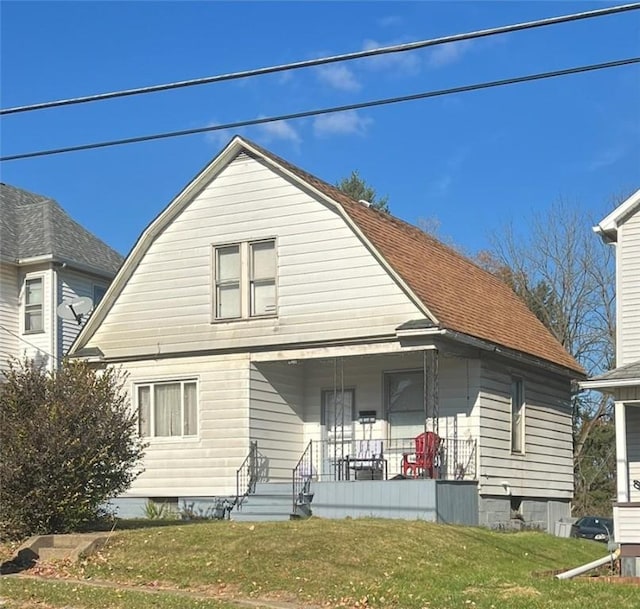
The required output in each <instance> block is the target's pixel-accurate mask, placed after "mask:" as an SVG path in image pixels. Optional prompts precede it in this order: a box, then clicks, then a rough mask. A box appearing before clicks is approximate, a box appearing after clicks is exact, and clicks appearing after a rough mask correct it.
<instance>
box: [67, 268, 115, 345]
mask: <svg viewBox="0 0 640 609" xmlns="http://www.w3.org/2000/svg"><path fill="white" fill-rule="evenodd" d="M57 277H58V302H57V304H60V303H62V302H68V301H70V300H76V299H77V298H91V299H92V300H93V304H94V308H95V307H96V305H97V301H96V298H97V297H100V296H101V295H104V293H105V292H106V290H107V288H108V286H109V282H108V281H107V280H104V279H101V278H97V277H92V276H91V275H88V274H84V273H80V272H78V271H72V270H70V269H68V268H65V269H59V270H58V271H57ZM56 317H57V316H56ZM87 318H88V314H85V315H83V316H82V319H81V320H80V323H78V322H77V321H76V320H75V319H62V318H60V317H57V320H56V323H57V342H58V346H57V351H58V354H59V356H60V357H64V356H65V355H66V354H67V352H68V351H69V348H70V347H71V345H72V344H73V341H74V340H75V338H76V336H77V335H78V332H79V331H80V329H81V328H82V326H83V325H84V323H85V322H86V320H87Z"/></svg>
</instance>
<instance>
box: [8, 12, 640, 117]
mask: <svg viewBox="0 0 640 609" xmlns="http://www.w3.org/2000/svg"><path fill="white" fill-rule="evenodd" d="M637 9H640V2H635V3H633V4H623V5H620V6H612V7H609V8H603V9H597V10H593V11H586V12H582V13H572V14H570V15H561V16H559V17H549V18H547V19H538V20H536V21H527V22H524V23H516V24H513V25H504V26H500V27H495V28H490V29H487V30H477V31H474V32H468V33H465V34H454V35H451V36H442V37H440V38H432V39H429V40H420V41H417V42H409V43H405V44H398V45H393V46H387V47H379V48H377V49H367V50H365V51H357V52H354V53H344V54H342V55H333V56H331V57H321V58H318V59H308V60H305V61H296V62H293V63H285V64H281V65H277V66H269V67H265V68H256V69H252V70H244V71H242V72H231V73H228V74H219V75H216V76H205V77H203V78H193V79H190V80H181V81H177V82H172V83H166V84H162V85H151V86H148V87H138V88H135V89H125V90H122V91H112V92H109V93H97V94H95V95H85V96H82V97H72V98H69V99H60V100H56V101H49V102H41V103H37V104H29V105H27V106H15V107H13V108H4V109H0V116H1V115H6V114H17V113H19V112H31V111H33V110H44V109H45V108H57V107H60V106H71V105H74V104H85V103H89V102H95V101H103V100H106V99H114V98H117V97H127V96H132V95H142V94H146V93H157V92H159V91H169V90H171V89H180V88H183V87H193V86H197V85H206V84H211V83H215V82H223V81H227V80H237V79H240V78H249V77H252V76H262V75H265V74H274V73H276V72H285V71H288V70H298V69H300V68H310V67H313V66H321V65H326V64H330V63H337V62H340V61H351V60H353V59H363V58H365V57H374V56H376V55H385V54H389V53H403V52H406V51H414V50H416V49H423V48H426V47H432V46H437V45H440V44H446V43H449V42H460V41H462V40H472V39H474V38H485V37H487V36H495V35H497V34H508V33H511V32H518V31H521V30H529V29H534V28H538V27H544V26H547V25H556V24H559V23H568V22H570V21H579V20H582V19H591V18H593V17H604V16H606V15H613V14H616V13H623V12H627V11H635V10H637Z"/></svg>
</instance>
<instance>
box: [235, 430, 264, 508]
mask: <svg viewBox="0 0 640 609" xmlns="http://www.w3.org/2000/svg"><path fill="white" fill-rule="evenodd" d="M257 481H258V443H257V442H251V443H250V444H249V453H248V454H247V456H246V457H245V459H244V461H243V462H242V465H241V466H240V467H239V468H238V470H237V471H236V501H235V506H236V509H240V507H241V506H242V503H243V502H244V500H245V499H246V497H247V495H251V494H252V493H254V492H255V490H256V482H257Z"/></svg>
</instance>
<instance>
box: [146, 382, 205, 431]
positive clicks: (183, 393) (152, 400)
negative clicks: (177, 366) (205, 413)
mask: <svg viewBox="0 0 640 609" xmlns="http://www.w3.org/2000/svg"><path fill="white" fill-rule="evenodd" d="M136 401H137V406H138V429H139V432H140V435H141V436H146V437H151V438H166V437H176V436H177V437H184V436H197V435H198V386H197V382H196V381H195V380H186V381H167V382H161V383H145V384H140V385H136Z"/></svg>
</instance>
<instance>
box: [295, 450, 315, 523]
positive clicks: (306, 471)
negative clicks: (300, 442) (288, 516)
mask: <svg viewBox="0 0 640 609" xmlns="http://www.w3.org/2000/svg"><path fill="white" fill-rule="evenodd" d="M312 477H313V440H309V444H307V447H306V448H305V449H304V452H303V453H302V456H301V457H300V459H298V463H297V464H296V466H295V467H294V468H293V476H292V479H293V513H295V512H296V508H297V507H298V506H299V505H301V504H303V503H307V501H306V500H305V496H306V495H308V493H309V488H310V486H311V478H312Z"/></svg>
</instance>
